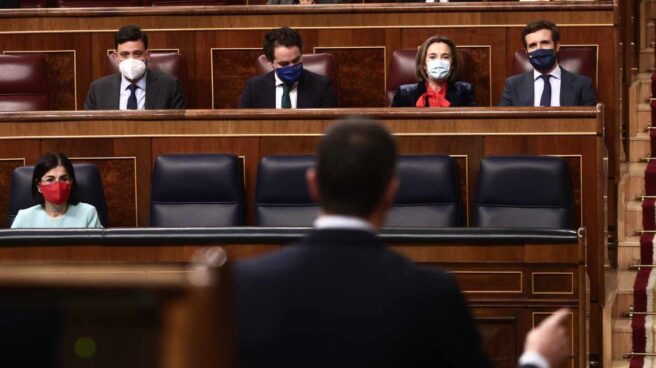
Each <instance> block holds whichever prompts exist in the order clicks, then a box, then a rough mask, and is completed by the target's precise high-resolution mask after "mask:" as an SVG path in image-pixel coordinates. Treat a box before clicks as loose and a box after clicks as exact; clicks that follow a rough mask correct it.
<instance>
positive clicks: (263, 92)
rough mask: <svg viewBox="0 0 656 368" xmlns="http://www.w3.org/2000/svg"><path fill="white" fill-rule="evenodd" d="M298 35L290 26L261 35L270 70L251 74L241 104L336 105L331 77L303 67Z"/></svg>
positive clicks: (283, 106)
mask: <svg viewBox="0 0 656 368" xmlns="http://www.w3.org/2000/svg"><path fill="white" fill-rule="evenodd" d="M302 48H303V41H302V40H301V35H299V34H298V32H296V31H295V30H293V29H291V28H289V27H283V28H278V29H273V30H271V31H269V32H267V34H266V35H265V36H264V42H263V45H262V49H263V51H264V55H265V56H266V58H267V60H269V62H270V63H271V65H272V66H273V71H271V72H269V73H267V74H264V75H260V76H257V77H253V78H250V79H249V80H248V81H246V86H245V87H244V90H243V91H242V93H241V97H240V98H239V107H240V108H251V109H295V108H299V109H311V108H322V107H337V98H336V97H335V92H334V91H333V85H332V82H331V80H330V78H328V77H326V76H323V75H319V74H316V73H312V72H310V71H308V70H306V69H304V68H303V54H302V53H301V50H302Z"/></svg>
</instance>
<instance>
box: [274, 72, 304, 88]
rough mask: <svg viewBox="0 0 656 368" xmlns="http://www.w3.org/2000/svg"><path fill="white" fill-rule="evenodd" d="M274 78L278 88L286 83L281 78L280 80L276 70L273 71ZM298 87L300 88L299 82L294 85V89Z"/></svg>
mask: <svg viewBox="0 0 656 368" xmlns="http://www.w3.org/2000/svg"><path fill="white" fill-rule="evenodd" d="M273 77H274V78H275V79H276V87H280V86H282V85H283V84H284V83H285V82H283V81H282V80H281V79H280V78H278V73H276V71H275V70H274V71H273ZM296 86H298V82H296V83H294V85H293V86H292V88H295V87H296Z"/></svg>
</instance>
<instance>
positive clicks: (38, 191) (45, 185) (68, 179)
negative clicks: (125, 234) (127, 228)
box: [11, 153, 102, 228]
mask: <svg viewBox="0 0 656 368" xmlns="http://www.w3.org/2000/svg"><path fill="white" fill-rule="evenodd" d="M32 198H34V202H36V203H38V204H37V205H36V206H32V207H30V208H26V209H24V210H20V211H18V215H17V216H16V219H15V220H14V223H13V224H12V225H11V227H12V228H65V227H68V228H87V227H102V225H101V224H100V220H99V219H98V213H97V212H96V208H95V207H94V206H92V205H90V204H86V203H82V202H80V201H79V199H78V196H77V185H76V183H75V172H74V171H73V164H71V161H70V160H69V159H68V157H66V156H64V155H62V154H61V153H47V154H46V155H45V156H43V157H41V158H40V159H39V161H38V162H37V163H36V165H35V166H34V175H33V176H32Z"/></svg>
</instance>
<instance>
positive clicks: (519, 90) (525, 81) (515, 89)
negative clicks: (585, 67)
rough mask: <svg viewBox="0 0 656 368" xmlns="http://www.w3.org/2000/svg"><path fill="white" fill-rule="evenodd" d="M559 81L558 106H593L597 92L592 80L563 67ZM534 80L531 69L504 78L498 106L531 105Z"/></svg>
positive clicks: (595, 102)
mask: <svg viewBox="0 0 656 368" xmlns="http://www.w3.org/2000/svg"><path fill="white" fill-rule="evenodd" d="M560 69H561V70H562V74H561V81H560V106H594V105H596V104H597V94H596V93H595V90H594V87H593V86H592V80H591V79H590V78H588V77H586V76H583V75H578V74H574V73H570V72H568V71H567V70H565V69H563V67H562V66H561V67H560ZM534 86H535V81H534V80H533V71H532V70H531V71H530V72H526V73H523V74H518V75H513V76H512V77H510V78H507V79H506V87H505V89H504V91H503V95H502V96H501V100H500V101H499V106H533V103H534V96H533V93H534V92H533V90H534Z"/></svg>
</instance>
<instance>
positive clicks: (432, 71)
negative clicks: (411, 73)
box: [426, 59, 451, 81]
mask: <svg viewBox="0 0 656 368" xmlns="http://www.w3.org/2000/svg"><path fill="white" fill-rule="evenodd" d="M450 70H451V62H450V61H449V60H444V59H432V60H428V62H427V63H426V73H428V76H429V77H430V78H431V79H432V80H435V81H443V80H445V79H446V78H447V77H448V76H449V71H450Z"/></svg>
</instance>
